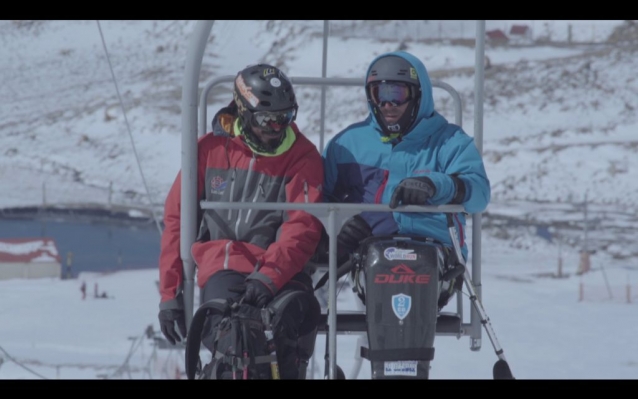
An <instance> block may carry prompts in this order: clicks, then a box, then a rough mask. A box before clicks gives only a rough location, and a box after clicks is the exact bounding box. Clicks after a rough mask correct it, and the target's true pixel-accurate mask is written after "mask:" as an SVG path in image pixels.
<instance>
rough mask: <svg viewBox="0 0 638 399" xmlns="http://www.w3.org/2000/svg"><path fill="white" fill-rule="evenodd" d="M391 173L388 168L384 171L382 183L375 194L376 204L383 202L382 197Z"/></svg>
mask: <svg viewBox="0 0 638 399" xmlns="http://www.w3.org/2000/svg"><path fill="white" fill-rule="evenodd" d="M389 174H390V172H389V171H387V170H384V171H383V181H382V182H381V185H380V186H379V189H378V190H377V193H376V194H375V196H374V203H375V204H380V203H381V198H382V197H383V191H384V190H385V186H386V184H388V175H389Z"/></svg>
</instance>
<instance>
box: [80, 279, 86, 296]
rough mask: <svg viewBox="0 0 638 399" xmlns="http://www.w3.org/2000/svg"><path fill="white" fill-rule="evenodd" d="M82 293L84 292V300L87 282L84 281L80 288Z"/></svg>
mask: <svg viewBox="0 0 638 399" xmlns="http://www.w3.org/2000/svg"><path fill="white" fill-rule="evenodd" d="M80 291H81V292H82V300H85V299H86V281H82V285H81V286H80Z"/></svg>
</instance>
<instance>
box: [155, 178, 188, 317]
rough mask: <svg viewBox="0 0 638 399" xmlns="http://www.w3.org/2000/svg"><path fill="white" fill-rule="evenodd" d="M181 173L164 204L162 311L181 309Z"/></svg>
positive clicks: (160, 273) (161, 264) (160, 270)
mask: <svg viewBox="0 0 638 399" xmlns="http://www.w3.org/2000/svg"><path fill="white" fill-rule="evenodd" d="M180 190H181V172H180V173H178V174H177V177H176V178H175V181H174V182H173V185H172V186H171V188H170V190H169V192H168V196H167V197H166V202H165V203H164V230H163V231H162V238H161V242H160V258H159V290H160V298H161V299H160V309H174V308H179V307H180V306H179V304H178V302H177V300H176V297H177V294H178V293H179V291H180V288H181V287H182V282H183V281H182V279H183V264H182V259H181V256H180V238H179V237H180V206H181V201H180Z"/></svg>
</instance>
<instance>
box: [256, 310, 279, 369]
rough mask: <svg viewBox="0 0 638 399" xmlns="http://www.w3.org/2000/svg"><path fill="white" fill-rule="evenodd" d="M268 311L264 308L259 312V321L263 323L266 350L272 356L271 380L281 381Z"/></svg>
mask: <svg viewBox="0 0 638 399" xmlns="http://www.w3.org/2000/svg"><path fill="white" fill-rule="evenodd" d="M270 316H271V314H270V310H269V309H267V308H264V309H262V310H261V321H262V322H263V323H264V334H265V335H266V345H267V348H268V349H267V350H268V352H269V353H270V356H272V359H271V360H270V374H271V376H272V379H273V380H279V379H281V377H280V375H279V363H278V362H277V345H276V344H275V335H274V333H273V331H272V325H271V317H270Z"/></svg>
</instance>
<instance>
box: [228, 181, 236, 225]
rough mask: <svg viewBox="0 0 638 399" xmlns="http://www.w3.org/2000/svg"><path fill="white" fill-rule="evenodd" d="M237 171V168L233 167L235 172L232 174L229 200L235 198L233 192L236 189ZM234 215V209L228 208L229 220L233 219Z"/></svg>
mask: <svg viewBox="0 0 638 399" xmlns="http://www.w3.org/2000/svg"><path fill="white" fill-rule="evenodd" d="M236 173H237V169H233V173H232V175H231V176H230V198H229V199H228V200H229V201H232V200H233V194H234V191H235V175H236ZM232 215H233V210H232V209H229V210H228V221H231V220H232Z"/></svg>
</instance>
